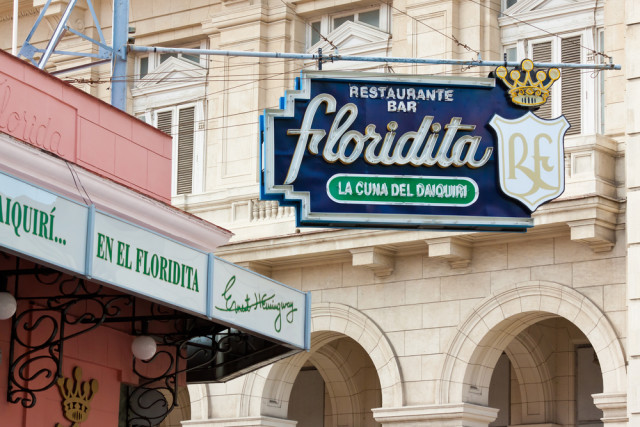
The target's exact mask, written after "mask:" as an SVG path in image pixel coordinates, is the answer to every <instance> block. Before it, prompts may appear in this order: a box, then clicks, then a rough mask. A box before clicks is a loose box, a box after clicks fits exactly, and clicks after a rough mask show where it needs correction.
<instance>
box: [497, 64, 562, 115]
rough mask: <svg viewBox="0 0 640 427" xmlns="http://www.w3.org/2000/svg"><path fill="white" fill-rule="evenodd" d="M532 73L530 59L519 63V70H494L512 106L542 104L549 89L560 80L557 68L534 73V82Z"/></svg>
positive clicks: (500, 68) (501, 68)
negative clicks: (507, 92) (502, 83)
mask: <svg viewBox="0 0 640 427" xmlns="http://www.w3.org/2000/svg"><path fill="white" fill-rule="evenodd" d="M532 71H533V61H532V60H530V59H525V60H523V61H522V62H521V64H520V70H517V69H514V70H511V71H509V70H508V69H507V68H506V67H504V66H500V67H498V68H496V76H498V77H499V78H500V80H502V81H503V82H504V84H505V85H507V87H508V88H509V95H510V96H511V101H512V102H513V103H514V104H517V105H522V106H524V107H535V106H538V105H542V104H544V103H545V102H547V98H548V97H549V88H550V87H551V85H552V84H553V82H555V81H556V80H558V79H559V78H560V70H559V69H557V68H550V69H549V70H548V71H544V70H538V71H536V73H535V78H536V80H533V79H532V77H531V72H532Z"/></svg>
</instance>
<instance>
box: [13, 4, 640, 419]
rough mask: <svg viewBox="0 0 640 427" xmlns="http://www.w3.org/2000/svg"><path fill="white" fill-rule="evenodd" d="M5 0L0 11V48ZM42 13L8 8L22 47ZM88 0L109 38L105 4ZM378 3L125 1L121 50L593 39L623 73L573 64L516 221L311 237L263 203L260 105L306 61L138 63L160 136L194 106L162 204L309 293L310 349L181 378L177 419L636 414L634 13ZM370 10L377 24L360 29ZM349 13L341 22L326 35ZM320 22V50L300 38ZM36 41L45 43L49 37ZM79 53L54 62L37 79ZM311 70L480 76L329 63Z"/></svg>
mask: <svg viewBox="0 0 640 427" xmlns="http://www.w3.org/2000/svg"><path fill="white" fill-rule="evenodd" d="M10 3H11V2H9V1H0V40H2V41H3V42H2V48H4V49H8V48H9V47H10V45H9V40H10V22H11V20H10V18H6V17H5V15H9V13H10V12H9V11H10V7H9V6H10ZM23 3H24V4H23ZM40 3H41V2H39V1H33V2H31V1H28V2H22V1H21V2H20V8H21V9H20V10H21V20H20V39H24V38H25V37H26V34H27V32H28V31H29V28H30V25H31V23H32V22H33V21H34V20H35V15H34V14H33V13H32V9H33V8H34V7H38V6H40ZM54 3H64V2H54ZM94 3H95V4H97V8H98V10H99V11H100V13H99V14H98V15H99V19H101V20H102V22H101V24H102V25H103V29H105V32H106V33H108V32H109V30H108V28H109V21H110V7H111V2H103V1H95V2H94ZM373 3H374V4H372V3H371V2H364V1H342V2H336V1H330V0H295V1H291V0H284V1H283V0H216V1H208V0H196V1H190V2H171V1H168V0H166V1H165V0H133V1H132V2H131V26H134V27H135V29H136V32H135V38H136V44H137V45H146V46H154V45H155V46H171V47H201V48H203V47H208V48H210V49H220V50H241V51H272V52H314V51H315V50H316V49H317V48H318V47H322V49H323V51H325V52H330V51H332V50H333V49H334V48H333V47H332V45H331V43H334V44H336V45H337V47H338V48H339V50H340V53H343V54H353V55H357V54H368V55H374V56H385V55H388V56H396V57H420V58H457V59H473V58H477V57H482V58H483V59H489V60H501V59H502V57H503V53H507V54H509V55H516V57H517V58H518V59H522V58H524V56H525V55H526V56H529V57H530V56H534V57H535V56H536V55H542V56H539V58H543V57H544V55H549V58H550V59H549V60H553V61H555V62H561V61H562V60H563V58H565V51H566V52H570V51H571V52H575V53H576V54H577V55H579V60H580V61H581V62H594V61H605V62H608V61H609V60H610V59H609V58H606V57H601V56H598V55H596V54H594V51H598V50H602V51H604V52H606V53H607V54H608V55H610V56H611V57H612V61H613V62H615V63H617V64H621V65H622V69H621V70H619V71H606V72H602V73H593V72H591V71H582V72H580V73H579V74H577V75H576V76H577V77H575V78H576V80H575V81H576V82H579V83H576V84H579V86H577V87H578V90H577V95H575V97H576V98H575V102H577V105H578V107H575V105H574V104H571V105H574V108H577V110H576V111H577V119H576V120H577V121H579V123H580V124H579V125H577V127H576V126H574V132H573V133H572V134H571V135H569V136H567V137H566V138H565V166H566V168H565V169H566V177H565V182H566V190H565V192H564V194H563V195H562V196H561V197H560V198H558V199H556V200H555V201H553V202H551V203H549V204H547V205H545V206H543V207H541V208H539V209H538V211H537V212H536V213H535V214H534V219H535V227H534V228H533V229H531V230H529V231H528V232H527V233H524V234H505V233H502V234H501V233H452V232H433V231H370V230H367V231H362V230H321V229H298V228H296V225H295V219H294V213H293V211H292V210H291V208H286V207H281V206H279V205H278V204H277V203H276V202H267V201H260V200H258V193H259V191H258V181H259V155H260V152H259V145H258V116H259V114H260V113H261V111H262V110H263V109H264V108H272V107H274V106H276V105H277V101H278V98H279V97H280V96H282V95H283V94H284V91H285V90H286V89H290V88H292V87H293V82H292V79H293V78H294V77H296V76H297V74H298V73H299V71H300V70H301V69H303V68H305V67H307V68H315V66H316V64H314V63H312V62H308V63H305V62H304V61H301V60H276V59H258V58H243V57H233V56H212V57H204V56H200V57H195V58H194V57H192V58H188V57H175V58H168V59H167V58H161V57H160V56H159V55H156V54H149V55H132V57H131V58H132V61H131V63H130V67H129V68H130V74H131V75H132V76H133V77H132V79H131V82H130V85H129V87H130V104H129V111H130V112H131V113H132V114H135V115H136V116H138V117H140V118H141V119H144V120H146V121H148V122H151V123H153V124H155V125H158V126H160V122H161V119H162V117H165V116H163V115H162V114H163V112H165V113H166V114H167V116H166V117H169V116H168V115H169V114H172V116H171V117H173V119H172V120H177V119H176V118H177V117H179V116H180V114H182V111H183V110H184V111H187V110H186V109H189V108H192V109H193V111H194V112H193V114H194V115H195V117H196V119H195V125H194V126H195V127H194V137H193V141H194V142H193V147H194V156H193V166H192V169H193V170H192V179H193V182H192V184H191V185H192V187H191V191H187V192H185V193H178V192H177V191H175V187H174V195H173V199H172V200H173V204H174V205H176V206H178V207H180V208H182V209H185V210H187V211H189V212H191V213H194V214H196V215H198V216H201V217H203V218H205V219H207V220H209V221H211V222H213V223H216V224H218V225H220V226H222V227H225V228H228V229H230V230H232V231H233V232H234V233H235V237H234V238H233V239H232V243H231V244H229V245H226V246H224V247H222V248H221V249H220V250H219V251H218V252H217V255H219V256H221V257H223V258H225V259H228V260H229V261H232V262H234V263H237V264H240V265H244V266H245V267H247V268H250V269H253V270H255V271H257V272H259V273H261V274H264V275H266V276H269V277H272V278H273V279H275V280H278V281H280V282H282V283H285V284H287V285H289V286H292V287H296V288H298V289H302V290H304V291H311V293H312V298H313V310H312V322H313V324H312V341H311V351H309V352H306V353H301V354H298V355H297V356H294V357H292V358H290V359H286V360H283V361H280V362H278V363H276V364H274V365H271V366H268V367H264V368H261V369H259V370H257V371H255V372H252V373H250V374H247V375H245V376H243V377H241V378H238V379H235V380H232V381H229V382H228V383H225V384H208V385H192V386H190V387H189V396H190V399H191V408H190V413H191V420H186V421H183V423H182V425H185V426H198V427H205V426H206V427H211V426H292V425H296V421H298V425H300V426H312V427H315V426H335V427H338V426H370V425H384V426H396V425H398V426H399V425H403V426H410V425H421V426H422V425H424V426H482V427H485V426H489V425H491V426H516V425H527V426H545V427H546V426H549V427H551V426H553V427H555V426H577V425H582V426H597V425H603V424H606V425H607V426H610V427H612V426H633V425H638V424H640V408H639V407H638V405H639V404H640V403H638V402H640V396H638V393H640V389H638V388H637V387H635V386H634V384H636V383H638V380H639V379H640V359H638V357H637V356H639V355H640V339H639V338H638V337H640V322H639V321H638V320H639V319H640V270H639V268H640V267H639V266H640V262H638V260H640V229H638V226H637V220H635V219H634V218H636V216H635V207H638V208H639V210H640V191H639V188H640V187H639V186H640V172H639V170H638V169H636V168H635V164H634V162H633V159H634V158H636V156H637V155H638V154H639V153H640V148H638V147H640V112H639V111H640V109H639V108H637V106H638V95H639V94H640V59H639V58H638V55H634V52H635V51H637V47H636V46H637V45H638V43H640V6H639V5H638V4H637V2H636V1H634V0H601V1H593V0H547V1H542V0H518V1H510V0H503V1H499V0H480V1H475V0H462V1H451V0H435V1H433V0H429V1H427V0H400V1H393V2H389V4H386V2H373ZM372 10H378V23H377V25H369V24H367V23H366V22H367V21H366V19H368V18H367V17H368V16H369V15H366V12H369V11H372ZM501 11H502V12H503V13H501ZM75 13H76V14H77V16H76V20H75V21H74V22H75V23H74V25H76V26H79V27H83V28H84V30H85V32H89V33H91V32H92V31H95V28H94V27H93V26H92V24H91V18H90V15H89V14H88V12H87V11H86V10H84V9H80V10H78V11H77V12H75ZM344 15H350V16H352V18H351V22H348V23H347V24H346V25H343V26H339V27H337V28H333V27H332V25H333V24H334V23H335V22H337V21H336V19H337V18H341V17H343V16H344ZM57 16H58V17H59V15H56V14H55V12H52V13H51V14H50V16H49V17H47V19H48V20H49V21H51V22H52V23H54V22H55V20H56V17H57ZM363 22H364V23H363ZM316 23H317V24H316ZM314 25H316V27H315V28H319V29H320V30H321V31H324V34H323V35H325V36H326V37H327V39H328V40H330V41H331V43H329V42H328V41H326V40H323V39H320V40H319V41H317V42H316V43H315V44H312V43H311V42H312V41H313V40H315V39H313V34H312V28H314ZM105 26H106V28H105ZM39 31H40V33H38V36H39V40H40V41H41V42H43V41H44V40H46V38H47V36H48V35H50V34H47V31H48V30H46V29H41V30H39ZM565 42H566V43H565ZM572 43H573V45H574V46H575V43H578V45H577V46H578V47H577V48H576V49H574V50H571V48H572ZM73 47H75V48H76V49H77V48H80V49H85V50H88V49H92V48H91V47H89V45H87V44H86V43H84V42H81V41H80V40H79V39H78V38H77V37H75V36H66V37H65V38H64V39H63V41H62V46H61V49H62V50H69V49H70V48H73ZM568 54H569V53H567V55H568ZM145 58H146V59H145ZM534 59H535V58H534ZM82 61H84V60H73V61H70V60H69V59H68V58H64V57H54V58H53V59H52V61H51V62H50V63H49V69H50V70H51V71H55V70H60V69H64V68H68V67H69V66H72V65H77V63H79V62H82ZM324 68H325V69H341V70H363V69H371V70H376V71H393V72H395V73H403V74H456V75H460V74H461V75H465V76H486V75H487V73H488V72H490V71H491V70H490V69H488V68H470V69H464V68H462V69H461V67H456V66H450V65H430V66H426V65H403V64H393V65H389V64H364V63H362V64H361V63H355V64H351V63H341V62H336V63H333V64H331V63H329V64H324ZM107 73H108V70H106V69H103V68H93V69H91V70H90V71H87V70H82V71H77V72H75V74H73V73H71V74H65V75H64V76H63V78H67V79H77V80H74V81H75V84H77V85H78V86H80V87H83V88H84V89H85V90H87V91H89V92H90V93H92V94H94V95H96V96H98V97H100V98H103V99H106V98H108V96H109V92H108V84H106V83H91V81H94V82H95V81H105V80H104V79H106V76H107ZM89 79H92V80H89ZM561 81H562V80H561ZM565 81H566V82H567V83H565V86H564V88H563V87H562V86H559V87H558V89H557V90H556V92H554V94H553V95H552V98H553V102H552V103H550V107H549V108H550V114H552V115H558V114H560V113H561V112H564V111H565V110H569V109H570V108H571V107H570V106H569V104H570V102H569V101H568V100H569V97H570V96H571V95H566V97H567V98H564V96H565V95H564V94H563V93H562V92H561V91H562V90H569V89H570V88H569V77H567V78H566V80H565ZM554 90H555V89H554ZM0 107H1V105H0ZM190 111H191V110H189V112H190ZM168 112H170V113H168ZM171 123H173V124H172V126H175V122H171ZM572 124H573V123H572ZM176 138H179V136H174V140H176ZM175 153H176V152H174V157H175ZM175 174H176V171H175V170H174V175H175ZM174 179H175V176H174ZM498 410H499V411H498ZM178 415H179V413H178V414H174V418H176V419H178V418H179V416H178ZM494 420H495V421H494ZM175 423H177V421H175ZM175 425H177V424H175Z"/></svg>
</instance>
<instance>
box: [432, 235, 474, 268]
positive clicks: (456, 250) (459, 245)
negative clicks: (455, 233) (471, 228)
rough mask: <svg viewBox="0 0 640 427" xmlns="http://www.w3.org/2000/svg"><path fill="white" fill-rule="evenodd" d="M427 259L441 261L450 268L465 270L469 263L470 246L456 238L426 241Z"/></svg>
mask: <svg viewBox="0 0 640 427" xmlns="http://www.w3.org/2000/svg"><path fill="white" fill-rule="evenodd" d="M427 245H429V258H437V259H443V260H445V261H447V262H449V265H450V266H451V268H466V267H468V266H469V264H470V263H471V245H470V244H469V243H468V242H466V241H464V240H462V239H460V238H458V237H444V238H441V239H431V240H427Z"/></svg>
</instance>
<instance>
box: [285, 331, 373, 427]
mask: <svg viewBox="0 0 640 427" xmlns="http://www.w3.org/2000/svg"><path fill="white" fill-rule="evenodd" d="M381 405H382V394H381V391H380V381H379V380H378V375H377V372H376V370H375V367H374V366H373V363H372V362H371V359H370V358H369V356H368V355H367V353H366V352H365V351H364V349H363V348H362V347H361V346H360V345H359V344H358V343H356V342H355V341H354V340H353V339H351V338H348V337H336V339H335V340H333V341H331V342H330V343H327V344H325V345H324V346H322V347H321V348H319V349H317V350H316V351H315V352H314V353H313V354H310V356H309V359H308V360H307V362H306V363H305V364H304V365H303V367H302V369H301V370H300V372H299V373H298V375H297V377H296V380H295V382H294V384H293V387H292V389H291V398H290V400H289V411H288V414H287V418H288V419H289V420H295V421H297V422H298V424H297V425H298V426H299V427H330V426H333V427H338V426H353V427H365V426H374V425H378V424H377V423H376V422H375V421H374V420H373V413H372V412H371V409H372V408H378V407H380V406H381Z"/></svg>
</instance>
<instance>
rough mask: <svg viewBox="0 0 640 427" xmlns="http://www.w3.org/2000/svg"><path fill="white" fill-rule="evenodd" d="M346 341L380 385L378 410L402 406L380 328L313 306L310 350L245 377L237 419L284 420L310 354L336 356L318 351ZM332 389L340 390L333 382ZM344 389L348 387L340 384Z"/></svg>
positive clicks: (350, 311) (332, 307) (345, 311)
mask: <svg viewBox="0 0 640 427" xmlns="http://www.w3.org/2000/svg"><path fill="white" fill-rule="evenodd" d="M344 337H349V338H351V339H352V340H354V341H355V342H356V343H357V344H359V345H360V346H361V347H362V349H363V350H364V351H365V352H366V353H367V354H368V355H369V357H370V359H371V362H372V363H373V366H374V367H375V369H376V371H377V374H378V378H379V381H380V388H381V393H382V407H398V406H402V405H403V403H404V398H403V390H402V381H401V376H400V368H399V366H398V362H397V360H396V356H395V353H394V352H393V348H392V347H391V344H390V343H389V341H388V340H387V338H386V336H385V335H384V334H383V332H382V331H381V330H380V328H379V327H378V326H377V325H376V324H375V323H374V322H373V321H372V320H371V319H369V318H368V317H367V316H366V315H365V314H363V313H362V312H360V311H358V310H357V309H355V308H353V307H349V306H347V305H344V304H339V303H319V304H313V306H312V308H311V350H310V351H309V352H302V353H298V354H297V355H295V356H293V357H290V358H287V359H284V360H281V361H279V362H276V363H274V364H273V365H270V366H268V367H265V368H262V369H260V370H259V371H256V372H253V373H251V374H249V375H247V378H246V379H245V383H244V389H243V393H242V395H243V397H242V401H241V402H240V414H239V416H241V417H250V416H268V417H277V418H286V416H287V411H288V401H289V394H290V392H291V388H292V387H293V383H294V382H295V379H296V376H297V375H298V372H299V371H300V369H301V368H302V366H303V365H304V364H305V362H306V361H307V360H308V359H309V357H310V356H311V355H312V354H320V356H321V357H324V358H328V359H331V358H335V357H336V355H334V354H331V353H327V352H326V350H325V351H322V352H320V353H318V351H319V350H320V349H321V348H323V347H324V346H326V345H327V344H329V343H330V342H332V341H334V340H337V339H340V338H344ZM334 385H335V386H343V385H342V384H341V381H340V379H337V378H336V379H334ZM344 386H348V384H344ZM258 399H259V402H260V403H259V404H258Z"/></svg>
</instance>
